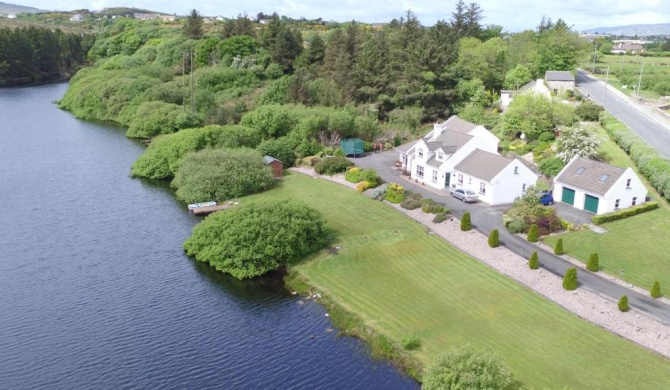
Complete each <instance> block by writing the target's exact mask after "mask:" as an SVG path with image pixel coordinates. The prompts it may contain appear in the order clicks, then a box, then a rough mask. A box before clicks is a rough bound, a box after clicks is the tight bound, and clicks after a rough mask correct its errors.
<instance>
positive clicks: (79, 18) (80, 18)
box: [70, 14, 84, 23]
mask: <svg viewBox="0 0 670 390" xmlns="http://www.w3.org/2000/svg"><path fill="white" fill-rule="evenodd" d="M70 21H71V22H74V23H81V22H83V21H84V15H82V14H74V15H72V16H70Z"/></svg>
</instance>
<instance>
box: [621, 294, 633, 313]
mask: <svg viewBox="0 0 670 390" xmlns="http://www.w3.org/2000/svg"><path fill="white" fill-rule="evenodd" d="M628 310H630V306H628V296H627V295H623V296H622V297H621V298H620V299H619V311H621V312H624V313H625V312H627V311H628Z"/></svg>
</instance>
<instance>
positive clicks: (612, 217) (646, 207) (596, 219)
mask: <svg viewBox="0 0 670 390" xmlns="http://www.w3.org/2000/svg"><path fill="white" fill-rule="evenodd" d="M657 208H658V203H656V202H646V203H642V204H641V205H638V206H633V207H629V208H627V209H623V210H618V211H614V212H612V213H607V214H602V215H594V216H593V217H591V222H593V224H594V225H600V224H603V223H606V222H612V221H616V220H619V219H624V218H628V217H632V216H633V215H638V214H642V213H644V212H647V211H651V210H655V209H657Z"/></svg>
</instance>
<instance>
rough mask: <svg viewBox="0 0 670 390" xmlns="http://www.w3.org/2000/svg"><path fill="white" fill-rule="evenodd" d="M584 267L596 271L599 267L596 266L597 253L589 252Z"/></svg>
mask: <svg viewBox="0 0 670 390" xmlns="http://www.w3.org/2000/svg"><path fill="white" fill-rule="evenodd" d="M586 269H587V270H589V271H591V272H598V270H599V269H600V267H599V266H598V254H597V253H591V255H590V256H589V261H588V263H586Z"/></svg>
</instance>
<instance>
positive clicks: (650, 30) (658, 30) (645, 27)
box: [582, 23, 670, 37]
mask: <svg viewBox="0 0 670 390" xmlns="http://www.w3.org/2000/svg"><path fill="white" fill-rule="evenodd" d="M595 32H598V34H611V35H625V36H630V37H632V36H635V35H637V36H639V37H642V36H649V35H670V23H661V24H631V25H629V26H614V27H598V28H591V29H588V30H583V31H582V33H595Z"/></svg>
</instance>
